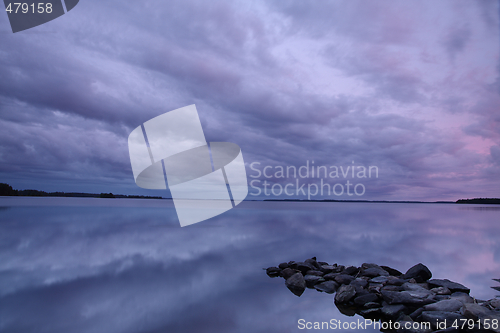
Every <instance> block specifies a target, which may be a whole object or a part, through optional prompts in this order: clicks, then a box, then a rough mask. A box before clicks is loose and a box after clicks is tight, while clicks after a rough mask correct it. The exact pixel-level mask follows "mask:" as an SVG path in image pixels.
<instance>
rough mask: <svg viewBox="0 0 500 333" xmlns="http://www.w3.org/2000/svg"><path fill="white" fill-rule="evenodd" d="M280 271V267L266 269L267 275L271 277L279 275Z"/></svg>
mask: <svg viewBox="0 0 500 333" xmlns="http://www.w3.org/2000/svg"><path fill="white" fill-rule="evenodd" d="M280 273H281V269H280V268H278V267H268V268H267V269H266V274H267V275H268V276H269V277H272V278H275V277H278V276H280Z"/></svg>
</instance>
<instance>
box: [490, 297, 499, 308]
mask: <svg viewBox="0 0 500 333" xmlns="http://www.w3.org/2000/svg"><path fill="white" fill-rule="evenodd" d="M489 304H490V306H491V307H493V308H496V309H500V298H494V299H491V300H489Z"/></svg>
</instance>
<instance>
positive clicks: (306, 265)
mask: <svg viewBox="0 0 500 333" xmlns="http://www.w3.org/2000/svg"><path fill="white" fill-rule="evenodd" d="M297 269H298V270H299V271H301V272H302V274H303V275H306V273H307V271H314V270H315V269H316V267H314V266H313V265H311V264H309V263H306V262H298V263H297Z"/></svg>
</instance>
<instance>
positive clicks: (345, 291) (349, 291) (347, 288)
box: [335, 284, 356, 303]
mask: <svg viewBox="0 0 500 333" xmlns="http://www.w3.org/2000/svg"><path fill="white" fill-rule="evenodd" d="M355 294H356V290H355V289H354V286H351V285H345V284H344V285H342V286H340V288H339V289H338V290H337V293H336V294H335V302H336V303H347V302H349V301H350V300H351V299H352V298H353V297H354V295H355Z"/></svg>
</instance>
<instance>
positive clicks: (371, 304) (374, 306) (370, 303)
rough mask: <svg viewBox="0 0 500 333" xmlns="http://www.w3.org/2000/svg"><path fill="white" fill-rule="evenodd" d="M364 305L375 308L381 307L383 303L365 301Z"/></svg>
mask: <svg viewBox="0 0 500 333" xmlns="http://www.w3.org/2000/svg"><path fill="white" fill-rule="evenodd" d="M364 307H365V308H367V309H373V308H380V307H381V305H380V303H378V302H368V303H365V305H364Z"/></svg>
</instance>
